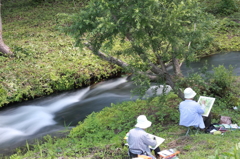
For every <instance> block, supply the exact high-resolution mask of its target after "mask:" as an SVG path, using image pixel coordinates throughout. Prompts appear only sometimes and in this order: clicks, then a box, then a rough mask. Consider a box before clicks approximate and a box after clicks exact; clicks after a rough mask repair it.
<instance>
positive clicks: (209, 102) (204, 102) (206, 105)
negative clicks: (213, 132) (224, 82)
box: [198, 96, 215, 117]
mask: <svg viewBox="0 0 240 159" xmlns="http://www.w3.org/2000/svg"><path fill="white" fill-rule="evenodd" d="M214 101H215V98H212V97H205V96H200V97H199V99H198V103H199V104H200V105H201V107H202V108H203V109H204V113H203V114H202V116H205V117H208V115H209V113H210V111H211V109H212V106H213V103H214Z"/></svg>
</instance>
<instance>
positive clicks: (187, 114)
mask: <svg viewBox="0 0 240 159" xmlns="http://www.w3.org/2000/svg"><path fill="white" fill-rule="evenodd" d="M196 94H197V93H196V92H195V91H194V90H192V88H186V89H185V90H184V98H185V100H184V101H182V102H181V103H180V105H179V111H180V122H179V125H182V126H186V127H189V126H194V127H199V128H200V129H204V128H205V124H204V120H203V117H202V114H203V113H204V108H202V107H201V105H200V104H198V103H197V102H196V101H194V100H193V98H194V97H195V96H196Z"/></svg>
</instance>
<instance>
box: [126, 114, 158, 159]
mask: <svg viewBox="0 0 240 159" xmlns="http://www.w3.org/2000/svg"><path fill="white" fill-rule="evenodd" d="M151 125H152V122H150V121H149V120H147V117H146V116H145V115H140V116H138V118H137V124H136V125H135V128H133V129H131V130H130V131H129V134H128V139H127V142H128V146H129V153H130V157H137V156H138V155H146V156H149V157H151V158H152V159H155V157H154V156H153V155H152V154H151V149H150V148H149V146H152V147H155V146H156V144H157V142H156V140H154V139H152V138H151V137H150V135H149V134H148V133H147V132H146V131H145V129H146V128H148V127H150V126H151ZM154 152H155V155H156V157H158V156H159V155H158V152H160V148H159V147H157V148H156V149H155V150H154Z"/></svg>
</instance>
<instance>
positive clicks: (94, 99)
mask: <svg viewBox="0 0 240 159" xmlns="http://www.w3.org/2000/svg"><path fill="white" fill-rule="evenodd" d="M133 87H134V86H133V84H132V83H131V82H128V81H127V80H126V78H119V79H114V80H109V81H105V82H101V83H99V84H97V85H95V86H92V88H91V89H90V87H87V88H84V89H81V90H77V91H74V92H70V93H62V94H60V95H55V96H49V97H46V98H41V99H39V100H34V101H31V102H26V103H25V104H22V105H19V106H17V107H14V108H10V109H7V110H4V111H2V112H0V148H6V147H12V146H13V145H15V144H18V143H19V142H23V141H24V142H25V140H27V139H31V138H35V137H37V136H39V135H44V134H48V133H50V132H54V131H58V130H62V129H64V128H65V127H64V126H68V125H70V126H75V125H76V124H77V122H78V121H81V120H83V119H84V118H85V117H86V116H87V115H88V114H90V113H92V112H93V111H100V110H101V109H103V108H104V107H106V106H110V105H111V103H119V102H122V101H128V100H135V99H136V98H137V97H136V96H135V97H132V98H131V93H130V90H131V89H132V88H133ZM152 88H153V89H154V90H155V91H157V94H161V91H160V90H162V89H163V87H162V86H159V87H156V86H153V87H152ZM170 90H171V88H170V87H169V88H168V89H167V91H170ZM152 94H153V93H152V91H151V90H150V89H149V90H148V91H147V92H146V95H152ZM65 124H66V125H65Z"/></svg>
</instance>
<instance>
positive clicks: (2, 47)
mask: <svg viewBox="0 0 240 159" xmlns="http://www.w3.org/2000/svg"><path fill="white" fill-rule="evenodd" d="M1 6H2V3H1V0H0V52H2V53H4V54H8V55H12V54H13V53H12V51H11V50H10V48H9V47H8V46H7V45H5V43H4V42H3V38H2V15H1Z"/></svg>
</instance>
